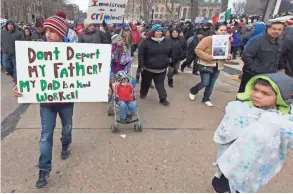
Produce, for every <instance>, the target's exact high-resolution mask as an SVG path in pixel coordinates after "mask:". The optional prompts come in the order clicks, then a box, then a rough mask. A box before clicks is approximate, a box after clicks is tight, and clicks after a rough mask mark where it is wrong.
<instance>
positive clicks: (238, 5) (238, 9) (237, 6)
mask: <svg viewBox="0 0 293 194" xmlns="http://www.w3.org/2000/svg"><path fill="white" fill-rule="evenodd" d="M245 6H246V2H245V1H241V0H240V1H239V0H238V1H236V2H234V3H233V10H234V12H235V14H236V15H237V16H240V15H242V14H243V13H244V11H245Z"/></svg>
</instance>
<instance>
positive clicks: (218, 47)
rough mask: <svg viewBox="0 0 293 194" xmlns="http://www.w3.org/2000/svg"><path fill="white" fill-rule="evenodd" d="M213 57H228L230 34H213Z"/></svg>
mask: <svg viewBox="0 0 293 194" xmlns="http://www.w3.org/2000/svg"><path fill="white" fill-rule="evenodd" d="M212 42H213V43H212V44H213V49H212V53H213V59H227V58H228V55H229V35H213V41H212Z"/></svg>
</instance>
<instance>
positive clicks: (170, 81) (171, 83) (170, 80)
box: [168, 79, 174, 88]
mask: <svg viewBox="0 0 293 194" xmlns="http://www.w3.org/2000/svg"><path fill="white" fill-rule="evenodd" d="M168 85H169V87H170V88H173V87H174V85H173V79H169V80H168Z"/></svg>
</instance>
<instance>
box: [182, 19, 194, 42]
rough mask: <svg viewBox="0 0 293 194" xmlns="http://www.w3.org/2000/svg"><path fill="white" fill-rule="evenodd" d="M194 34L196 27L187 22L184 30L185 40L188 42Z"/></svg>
mask: <svg viewBox="0 0 293 194" xmlns="http://www.w3.org/2000/svg"><path fill="white" fill-rule="evenodd" d="M193 33H194V26H193V24H192V23H191V22H190V21H187V22H186V24H185V26H184V29H183V34H184V37H185V40H186V41H187V40H188V39H189V38H190V37H191V36H192V35H193Z"/></svg>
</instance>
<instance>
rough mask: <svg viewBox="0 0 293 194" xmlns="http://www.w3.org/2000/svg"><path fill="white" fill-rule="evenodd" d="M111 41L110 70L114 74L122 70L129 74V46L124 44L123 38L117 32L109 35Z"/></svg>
mask: <svg viewBox="0 0 293 194" xmlns="http://www.w3.org/2000/svg"><path fill="white" fill-rule="evenodd" d="M111 41H112V55H111V72H113V73H114V74H116V73H117V72H119V71H121V70H123V71H125V72H126V73H127V74H129V73H130V69H131V62H132V58H131V50H130V48H128V47H127V46H126V45H125V42H124V40H123V38H122V37H121V36H120V35H118V34H114V35H113V36H112V37H111Z"/></svg>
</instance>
